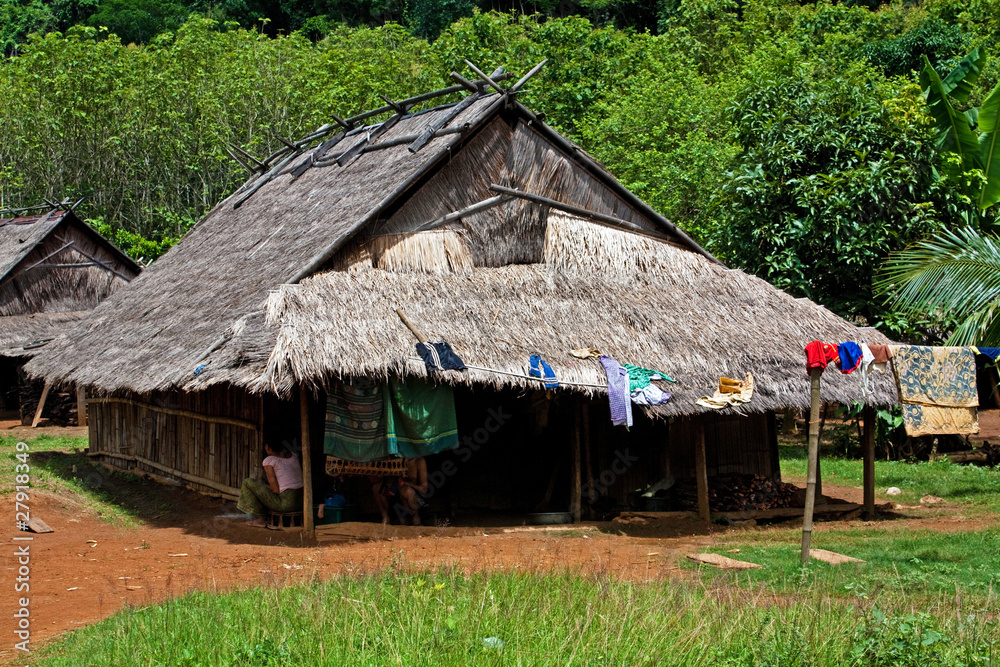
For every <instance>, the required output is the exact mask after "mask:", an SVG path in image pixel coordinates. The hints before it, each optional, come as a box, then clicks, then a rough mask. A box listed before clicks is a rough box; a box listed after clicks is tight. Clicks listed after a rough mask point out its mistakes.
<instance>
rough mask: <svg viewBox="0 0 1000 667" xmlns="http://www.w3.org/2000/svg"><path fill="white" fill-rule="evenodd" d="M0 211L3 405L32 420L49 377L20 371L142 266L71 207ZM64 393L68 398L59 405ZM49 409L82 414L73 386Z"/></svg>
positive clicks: (56, 393) (58, 393) (69, 417)
mask: <svg viewBox="0 0 1000 667" xmlns="http://www.w3.org/2000/svg"><path fill="white" fill-rule="evenodd" d="M4 213H5V212H4V211H0V410H2V411H3V412H4V413H6V414H7V416H8V417H14V416H15V415H16V416H17V417H18V418H20V419H21V421H22V423H24V424H30V423H31V420H32V416H33V415H34V413H35V408H36V406H37V403H38V399H39V397H40V396H41V394H42V391H43V385H42V383H41V382H39V381H37V380H34V381H33V380H31V379H29V378H27V377H26V376H25V374H24V373H23V371H22V368H23V366H24V364H25V363H26V362H27V360H28V359H30V358H31V357H32V356H33V355H34V354H36V353H37V351H38V350H40V349H41V348H42V347H44V346H45V345H46V344H48V343H49V342H50V341H51V340H53V339H54V338H56V337H58V336H59V335H61V334H62V333H64V332H65V330H66V329H67V327H69V326H70V325H71V324H73V323H75V322H76V321H78V320H80V319H81V318H82V317H83V316H84V314H85V313H86V312H87V311H89V310H91V309H93V308H94V307H95V306H97V304H98V303H100V302H101V301H102V300H104V299H105V298H106V297H107V296H108V295H110V294H111V293H112V292H114V291H115V290H116V289H118V287H120V286H121V285H124V284H126V283H128V282H129V281H131V280H132V279H133V278H134V277H135V276H136V275H138V274H139V271H140V267H139V265H138V264H136V263H135V262H134V261H132V260H131V259H130V258H129V257H128V256H126V255H125V254H124V253H123V252H121V251H120V250H119V249H118V248H116V247H115V246H114V245H113V244H112V243H110V242H109V241H108V240H107V239H105V238H103V237H102V236H101V235H100V234H98V233H97V232H96V231H94V230H93V229H92V228H91V227H90V226H89V225H87V224H86V223H84V222H83V221H82V220H80V219H79V218H78V217H77V216H76V214H75V213H74V212H73V210H72V209H71V208H70V207H68V206H67V207H65V208H60V207H55V208H53V207H51V206H48V205H46V206H44V207H36V208H34V209H25V210H18V211H10V212H8V213H7V216H6V217H5V216H4ZM60 397H62V398H63V401H62V403H63V405H60ZM50 400H51V403H48V405H49V408H50V411H51V412H53V413H54V414H56V415H59V416H60V417H62V418H64V419H65V421H67V422H70V423H73V422H75V421H76V409H77V405H76V403H77V401H76V395H75V391H73V390H72V388H71V387H57V388H55V389H54V390H53V391H52V392H51V399H50Z"/></svg>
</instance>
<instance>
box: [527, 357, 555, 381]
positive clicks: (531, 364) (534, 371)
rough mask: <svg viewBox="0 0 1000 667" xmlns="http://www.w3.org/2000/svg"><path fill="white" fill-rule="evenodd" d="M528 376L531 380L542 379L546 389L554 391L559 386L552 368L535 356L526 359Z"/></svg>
mask: <svg viewBox="0 0 1000 667" xmlns="http://www.w3.org/2000/svg"><path fill="white" fill-rule="evenodd" d="M528 375H530V376H531V377H533V378H544V379H545V388H546V389H555V388H557V387H558V386H559V381H558V380H556V374H555V372H553V370H552V367H551V366H549V365H548V364H547V363H545V360H544V359H542V358H541V357H540V356H538V355H537V354H533V355H531V356H530V357H528Z"/></svg>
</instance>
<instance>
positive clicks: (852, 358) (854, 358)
mask: <svg viewBox="0 0 1000 667" xmlns="http://www.w3.org/2000/svg"><path fill="white" fill-rule="evenodd" d="M837 354H838V355H839V356H840V372H841V373H850V372H852V371H854V370H855V369H856V368H857V367H858V366H860V365H861V357H862V352H861V346H860V345H858V344H857V343H852V342H850V341H848V342H846V343H841V344H840V345H838V346H837Z"/></svg>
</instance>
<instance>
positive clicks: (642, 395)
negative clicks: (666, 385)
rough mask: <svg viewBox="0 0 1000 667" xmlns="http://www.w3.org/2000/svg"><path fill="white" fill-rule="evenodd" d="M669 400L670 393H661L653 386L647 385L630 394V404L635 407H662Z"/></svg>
mask: <svg viewBox="0 0 1000 667" xmlns="http://www.w3.org/2000/svg"><path fill="white" fill-rule="evenodd" d="M670 398H671V394H670V392H666V391H663V390H662V389H660V388H659V387H657V386H656V385H655V384H648V385H646V386H645V387H643V388H642V389H636V390H635V391H633V392H632V402H633V403H635V404H636V405H663V404H664V403H666V402H667V401H669V400H670Z"/></svg>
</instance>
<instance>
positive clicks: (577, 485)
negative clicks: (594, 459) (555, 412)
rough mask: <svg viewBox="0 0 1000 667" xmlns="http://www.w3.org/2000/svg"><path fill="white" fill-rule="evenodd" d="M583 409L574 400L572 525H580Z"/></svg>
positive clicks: (570, 491)
mask: <svg viewBox="0 0 1000 667" xmlns="http://www.w3.org/2000/svg"><path fill="white" fill-rule="evenodd" d="M582 413H583V407H582V405H581V399H580V398H576V399H575V400H574V401H573V442H572V444H571V450H572V451H571V452H570V455H571V456H572V460H573V465H572V466H571V472H570V478H569V511H570V512H572V513H573V523H580V515H581V511H582V507H581V506H582V505H583V503H582V499H581V496H582V489H581V482H580V477H581V473H580V459H581V455H580V431H581V428H580V421H581V418H582Z"/></svg>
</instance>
